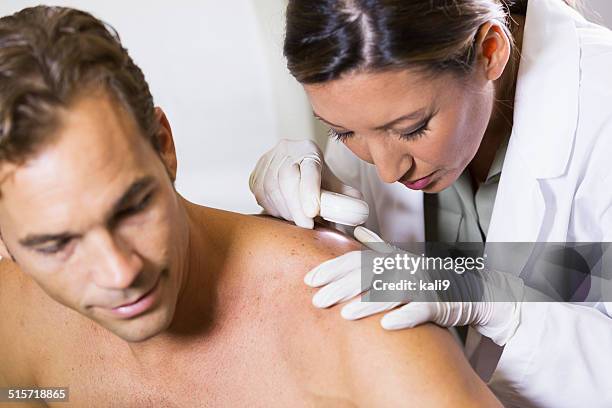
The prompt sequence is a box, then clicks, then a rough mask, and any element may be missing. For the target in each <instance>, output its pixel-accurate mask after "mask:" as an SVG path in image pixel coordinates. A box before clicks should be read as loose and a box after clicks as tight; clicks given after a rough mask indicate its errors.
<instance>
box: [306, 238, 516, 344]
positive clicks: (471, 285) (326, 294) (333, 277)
mask: <svg viewBox="0 0 612 408" xmlns="http://www.w3.org/2000/svg"><path fill="white" fill-rule="evenodd" d="M354 235H355V238H356V239H357V240H358V241H360V242H362V243H363V244H364V245H366V246H368V247H369V248H370V250H376V251H377V252H379V253H382V254H384V253H389V252H394V253H398V251H399V250H398V249H397V248H394V247H392V246H391V245H388V244H385V243H384V241H383V240H382V239H380V237H378V236H377V235H376V234H375V233H373V232H372V231H370V230H368V229H366V228H363V227H357V228H355V232H354ZM361 252H362V251H352V252H348V253H346V254H344V255H341V256H339V257H337V258H335V259H331V260H329V261H326V262H323V263H322V264H320V265H319V266H317V267H316V268H314V269H312V270H311V271H309V272H308V273H307V274H306V276H305V277H304V282H305V283H306V284H307V285H309V286H312V287H320V286H324V287H323V288H321V289H319V291H318V292H317V293H316V294H315V295H314V297H313V299H312V302H313V304H314V305H315V306H316V307H320V308H326V307H329V306H332V305H334V304H336V303H339V302H342V301H345V300H348V299H351V298H353V297H355V296H357V295H358V294H359V293H361V292H362V289H364V288H363V287H362V281H361V279H362V276H361V275H362V271H361V260H362V253H361ZM382 256H384V255H382ZM417 273H418V276H419V278H420V279H427V278H428V275H427V272H426V271H419V272H417ZM450 273H455V272H454V271H453V272H450ZM474 276H475V277H476V279H458V280H453V286H454V287H453V288H452V291H453V292H452V295H449V296H446V298H447V299H448V298H451V299H453V300H454V301H445V299H444V297H445V295H444V294H442V295H441V294H440V293H439V292H433V294H432V295H433V296H436V298H435V299H433V300H434V301H427V302H410V303H407V304H405V302H404V303H402V302H363V301H361V299H356V300H354V301H352V302H350V303H348V304H347V305H345V306H344V307H343V308H342V311H341V315H342V317H343V318H345V319H347V320H355V319H360V318H363V317H366V316H370V315H373V314H376V313H380V312H384V311H388V310H390V309H394V308H396V307H397V306H399V305H401V304H404V305H403V306H401V307H400V308H397V309H395V310H393V311H391V312H388V313H386V314H385V316H384V317H383V318H382V319H381V325H382V327H383V328H385V329H388V330H396V329H404V328H410V327H415V326H418V325H420V324H423V323H426V322H433V323H436V324H438V325H440V326H443V327H450V326H464V325H471V326H472V327H474V328H475V329H476V330H477V331H478V332H480V333H481V334H482V335H484V336H486V337H489V338H491V340H493V341H494V342H495V343H497V344H499V345H504V344H506V343H507V342H508V340H509V339H510V338H511V337H512V335H513V334H514V333H515V331H516V329H517V327H518V325H519V317H520V307H521V302H520V300H521V299H522V298H523V292H524V286H523V282H522V281H521V280H520V279H519V278H516V277H513V276H510V275H508V274H506V273H501V272H496V271H489V270H484V271H482V272H480V273H479V274H476V275H474ZM368 279H369V278H368ZM367 288H369V285H366V289H367ZM500 291H504V293H505V294H509V293H510V294H512V298H513V299H516V300H515V301H504V302H501V301H493V300H495V299H500V297H499V296H496V293H497V294H499V293H500ZM457 299H465V300H466V301H456V300H457ZM473 299H479V301H476V302H474V301H469V300H473Z"/></svg>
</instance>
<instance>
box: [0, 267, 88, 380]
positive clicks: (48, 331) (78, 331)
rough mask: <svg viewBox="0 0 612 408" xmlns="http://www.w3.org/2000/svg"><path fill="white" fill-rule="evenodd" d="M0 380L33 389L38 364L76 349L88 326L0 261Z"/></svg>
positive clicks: (25, 276) (84, 320)
mask: <svg viewBox="0 0 612 408" xmlns="http://www.w3.org/2000/svg"><path fill="white" fill-rule="evenodd" d="M0 311H1V313H2V319H0V361H1V362H2V364H0V371H1V374H2V375H0V380H2V378H1V377H2V376H3V377H4V381H5V382H8V383H9V385H11V386H17V385H23V386H29V385H35V384H36V378H37V371H38V370H44V369H45V367H44V365H43V364H42V362H46V361H53V357H54V356H57V355H58V353H61V352H62V351H63V350H68V349H72V350H74V349H75V348H74V347H76V349H78V342H79V341H82V339H83V336H84V335H87V334H88V333H89V332H90V331H91V330H90V329H91V326H93V324H92V323H89V322H88V321H87V320H86V319H84V318H82V317H81V316H80V315H78V314H77V313H76V312H73V311H72V310H70V309H68V308H66V307H65V306H63V305H61V304H60V303H58V302H56V301H55V300H53V299H52V298H51V297H49V296H48V295H47V294H46V293H45V292H43V290H42V289H40V287H39V286H38V285H37V284H36V282H34V281H33V280H32V278H30V277H29V276H28V275H27V274H25V273H24V272H23V271H22V270H21V269H20V268H19V266H18V265H17V264H16V263H14V262H11V261H8V260H6V259H2V260H0Z"/></svg>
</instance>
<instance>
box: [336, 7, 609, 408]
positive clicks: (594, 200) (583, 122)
mask: <svg viewBox="0 0 612 408" xmlns="http://www.w3.org/2000/svg"><path fill="white" fill-rule="evenodd" d="M326 162H327V164H328V166H329V167H330V168H331V170H332V171H333V172H334V173H335V174H336V175H337V176H338V177H339V178H340V179H341V180H342V181H344V182H345V183H346V184H349V185H351V186H353V187H355V188H357V189H359V190H360V191H361V192H362V193H363V194H364V197H365V199H366V201H367V202H368V204H369V205H370V211H371V215H370V219H369V220H368V223H367V224H366V226H368V227H369V228H371V229H373V230H374V231H377V232H378V233H379V234H380V235H381V236H382V237H383V238H384V239H385V240H387V241H389V242H396V243H401V242H411V241H423V240H424V236H425V235H424V220H423V195H422V192H419V191H412V190H409V189H407V188H405V187H404V186H403V185H401V184H399V183H394V184H384V183H383V182H381V181H380V179H379V178H378V176H377V174H376V169H375V167H374V166H373V165H370V164H368V163H365V162H362V161H360V160H359V159H357V158H356V157H355V156H354V155H352V153H351V152H350V151H349V150H348V149H347V148H346V147H344V146H343V145H342V144H339V143H330V146H329V147H328V149H327V152H326ZM565 241H584V242H589V241H590V242H595V241H596V242H610V241H612V32H610V31H609V30H607V29H605V28H603V27H600V26H597V25H594V24H591V23H589V22H587V21H586V20H585V19H584V18H583V17H582V16H581V15H579V14H578V13H577V12H575V11H574V10H573V9H571V8H570V7H568V6H567V5H565V3H563V2H562V1H561V0H530V1H529V5H528V9H527V17H526V23H525V29H524V38H523V48H522V56H521V61H520V66H519V72H518V78H517V88H516V98H515V108H514V127H513V129H512V135H511V137H510V141H509V145H508V150H507V153H506V158H505V160H504V165H503V169H502V176H501V179H500V182H499V187H498V192H497V197H496V200H495V205H494V208H493V214H492V218H491V223H490V227H489V230H488V233H487V242H565ZM604 299H605V300H608V301H609V300H610V299H612V295H611V294H609V293H608V295H607V296H606V297H605V298H604ZM587 300H588V301H589V302H588V303H583V304H569V303H524V304H523V306H522V312H521V322H520V325H519V328H518V330H517V332H516V334H515V335H514V337H513V338H511V340H510V341H509V342H508V343H507V344H506V346H505V349H504V351H503V354H502V356H501V359H500V361H499V363H498V365H497V368H496V370H495V372H494V374H493V377H492V379H491V381H490V383H489V385H490V386H491V388H492V389H493V391H494V392H495V393H496V394H497V395H498V397H499V398H500V399H501V400H502V401H503V402H504V404H505V405H506V406H512V407H514V406H516V407H529V406H533V407H555V408H557V407H578V406H584V407H612V318H611V317H612V303H604V302H602V301H601V300H602V297H601V292H599V293H598V295H592V294H589V298H588V299H587Z"/></svg>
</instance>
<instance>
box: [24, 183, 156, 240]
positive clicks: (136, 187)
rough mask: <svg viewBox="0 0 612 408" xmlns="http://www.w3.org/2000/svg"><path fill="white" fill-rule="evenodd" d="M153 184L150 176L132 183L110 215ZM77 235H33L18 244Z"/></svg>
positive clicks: (67, 233) (63, 238)
mask: <svg viewBox="0 0 612 408" xmlns="http://www.w3.org/2000/svg"><path fill="white" fill-rule="evenodd" d="M154 182H155V179H154V178H153V177H152V176H144V177H142V178H140V179H138V180H136V181H134V182H133V183H132V184H131V185H130V187H129V188H128V189H127V190H126V191H125V193H123V195H122V196H121V197H120V198H119V199H118V200H117V201H116V202H115V204H113V207H112V211H111V216H112V214H116V213H118V212H119V211H121V210H122V209H124V208H125V207H127V206H128V205H129V204H130V203H131V202H132V201H133V200H134V198H135V197H137V196H138V195H139V194H140V193H141V192H142V191H143V190H145V189H147V188H148V187H149V186H150V185H151V184H153V183H154ZM76 235H77V234H73V233H70V232H67V231H66V232H60V233H58V234H35V235H27V236H26V237H25V238H23V239H20V240H19V243H20V244H21V245H23V246H26V247H32V246H36V245H40V244H44V243H46V242H50V241H62V240H67V239H70V238H73V237H75V236H76Z"/></svg>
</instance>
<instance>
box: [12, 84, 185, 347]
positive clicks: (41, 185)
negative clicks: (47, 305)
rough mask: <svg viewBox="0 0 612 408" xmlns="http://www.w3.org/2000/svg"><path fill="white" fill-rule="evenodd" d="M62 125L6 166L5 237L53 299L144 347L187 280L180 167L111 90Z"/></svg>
mask: <svg viewBox="0 0 612 408" xmlns="http://www.w3.org/2000/svg"><path fill="white" fill-rule="evenodd" d="M60 119H61V121H60V125H59V127H58V129H57V130H56V131H55V133H54V136H55V137H54V139H53V141H51V142H50V143H49V144H48V145H47V146H44V147H42V148H41V150H40V151H39V152H38V153H36V154H35V155H34V157H33V158H31V159H29V160H28V161H27V162H26V163H25V164H23V165H19V166H14V165H10V164H6V165H3V166H0V173H1V174H2V179H3V180H4V181H3V183H2V185H1V190H2V198H1V199H0V227H1V232H2V239H3V241H4V243H5V245H6V248H7V249H8V251H9V252H10V254H11V255H12V256H13V257H14V259H15V261H16V262H17V263H18V264H19V266H20V267H21V269H22V270H23V271H24V272H26V273H27V274H29V275H30V276H31V277H32V278H33V279H34V280H35V281H36V282H37V283H38V284H39V285H40V286H41V287H42V288H43V290H44V291H45V292H47V293H48V294H49V295H50V296H51V297H52V298H53V299H55V300H57V301H58V302H60V303H62V304H64V305H65V306H67V307H69V308H71V309H74V310H76V311H77V312H79V313H81V314H83V315H85V316H87V317H89V318H91V319H93V320H94V321H96V322H98V323H99V324H100V325H102V326H103V327H106V328H107V329H109V330H110V331H111V332H113V333H115V334H116V335H118V336H119V337H121V338H123V339H125V340H127V341H142V340H145V339H147V338H149V337H151V336H154V335H155V334H158V333H159V332H160V331H162V330H164V329H165V328H167V327H168V325H169V324H170V322H171V321H172V318H173V315H174V311H175V307H176V302H177V298H178V293H179V288H180V286H181V282H182V281H183V279H184V277H183V276H182V274H183V273H184V272H183V271H184V268H183V262H184V259H185V251H186V248H187V242H188V228H187V221H186V216H185V213H184V209H183V207H182V205H181V204H180V201H179V197H178V196H177V194H176V193H175V191H174V188H173V186H172V182H171V180H170V177H169V176H168V170H170V173H172V172H173V171H174V170H173V169H169V168H168V167H167V166H166V165H165V164H164V163H165V162H166V163H167V161H162V160H160V155H159V154H158V153H156V152H155V151H154V149H153V148H152V147H151V146H150V143H149V142H148V141H147V140H146V139H145V138H144V137H143V135H142V132H141V131H140V129H139V127H138V125H137V123H136V122H135V120H134V119H133V117H132V115H131V114H130V113H128V112H127V111H126V110H124V109H123V108H122V106H121V104H120V103H118V102H116V101H115V100H114V99H113V98H111V97H109V96H108V94H106V93H105V92H102V91H100V92H97V93H94V94H89V95H87V96H83V97H81V98H78V99H77V100H76V101H75V102H74V103H73V104H72V105H71V106H70V107H69V108H68V109H66V110H64V111H62V112H60ZM164 131H166V132H167V133H166V135H167V136H168V137H171V135H170V131H169V128H168V127H165V128H164V129H162V132H164ZM171 144H172V143H169V145H171ZM162 153H163V152H162ZM166 153H167V154H166V156H165V157H168V154H171V155H173V154H174V152H173V151H172V152H170V153H168V152H166ZM161 156H162V157H164V155H163V154H162V155H161Z"/></svg>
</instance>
